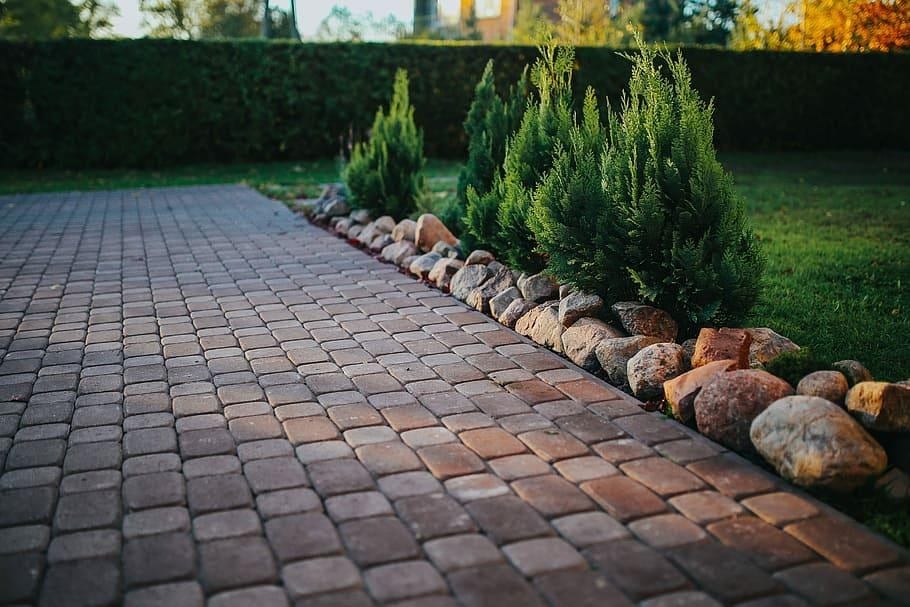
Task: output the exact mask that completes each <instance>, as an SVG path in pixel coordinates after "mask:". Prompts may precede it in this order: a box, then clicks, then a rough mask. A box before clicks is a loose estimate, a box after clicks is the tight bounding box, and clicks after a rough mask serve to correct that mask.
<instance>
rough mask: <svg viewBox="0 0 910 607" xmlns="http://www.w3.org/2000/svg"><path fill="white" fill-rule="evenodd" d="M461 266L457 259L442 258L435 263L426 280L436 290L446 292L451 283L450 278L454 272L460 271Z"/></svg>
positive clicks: (461, 263)
mask: <svg viewBox="0 0 910 607" xmlns="http://www.w3.org/2000/svg"><path fill="white" fill-rule="evenodd" d="M463 266H464V263H463V262H461V261H459V260H457V259H452V258H450V257H443V258H442V259H440V260H439V261H437V262H436V265H435V266H433V269H432V270H430V273H429V275H427V280H429V281H430V282H432V283H433V284H434V285H436V286H437V287H438V288H440V289H443V290H444V291H447V290H448V289H449V283H451V282H452V276H454V275H455V272H457V271H458V270H460V269H461V268H462V267H463Z"/></svg>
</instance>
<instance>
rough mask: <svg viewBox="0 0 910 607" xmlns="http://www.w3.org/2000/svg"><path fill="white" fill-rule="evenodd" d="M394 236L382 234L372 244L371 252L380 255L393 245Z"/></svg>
mask: <svg viewBox="0 0 910 607" xmlns="http://www.w3.org/2000/svg"><path fill="white" fill-rule="evenodd" d="M393 242H395V241H393V240H392V236H391V235H389V234H380V235H378V236H377V237H376V238H374V239H373V242H371V243H370V250H371V251H373V252H374V253H378V252H380V251H381V250H383V249H384V248H386V247H387V246H389V245H390V244H392V243H393Z"/></svg>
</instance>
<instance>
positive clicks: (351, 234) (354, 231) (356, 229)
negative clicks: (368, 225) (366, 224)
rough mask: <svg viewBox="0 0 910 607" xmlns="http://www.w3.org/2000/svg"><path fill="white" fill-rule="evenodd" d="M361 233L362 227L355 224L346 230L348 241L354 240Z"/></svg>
mask: <svg viewBox="0 0 910 607" xmlns="http://www.w3.org/2000/svg"><path fill="white" fill-rule="evenodd" d="M362 232H363V226H362V225H360V224H359V223H356V224H354V225H352V226H351V228H350V229H349V230H348V240H356V239H357V237H358V236H360V234H361V233H362Z"/></svg>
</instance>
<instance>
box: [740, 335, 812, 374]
mask: <svg viewBox="0 0 910 607" xmlns="http://www.w3.org/2000/svg"><path fill="white" fill-rule="evenodd" d="M746 332H748V333H749V335H751V336H752V345H751V346H749V365H750V366H752V367H758V366H762V365H767V364H768V363H769V362H771V361H772V360H774V359H775V358H777V357H778V356H780V355H781V354H784V353H785V352H796V351H797V350H799V346H797V345H796V344H795V343H793V342H792V341H790V340H789V339H787V338H786V337H784V336H783V335H780V334H778V333H775V332H774V331H772V330H771V329H768V328H764V327H760V328H757V329H746Z"/></svg>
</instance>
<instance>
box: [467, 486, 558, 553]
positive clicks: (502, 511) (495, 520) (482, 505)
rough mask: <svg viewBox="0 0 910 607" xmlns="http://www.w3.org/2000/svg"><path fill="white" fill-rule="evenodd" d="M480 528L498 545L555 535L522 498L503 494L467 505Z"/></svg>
mask: <svg viewBox="0 0 910 607" xmlns="http://www.w3.org/2000/svg"><path fill="white" fill-rule="evenodd" d="M467 510H468V512H470V513H471V516H472V517H474V520H476V521H477V524H478V525H480V528H481V529H483V531H484V532H485V533H486V534H487V535H488V536H490V539H492V540H493V541H494V542H496V543H498V544H502V543H506V542H514V541H518V540H523V539H528V538H532V537H540V536H544V535H553V530H552V528H551V527H550V525H548V524H547V522H546V521H545V520H544V519H543V518H542V517H541V516H540V515H539V514H537V512H535V511H534V509H532V508H531V507H530V506H528V505H527V504H526V503H524V502H523V501H522V500H520V499H519V498H517V497H515V496H512V495H504V496H501V497H494V498H490V499H486V500H477V501H476V502H471V503H470V504H468V505H467Z"/></svg>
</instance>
